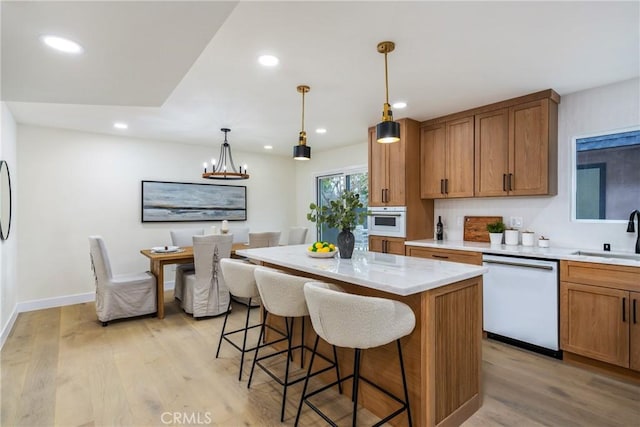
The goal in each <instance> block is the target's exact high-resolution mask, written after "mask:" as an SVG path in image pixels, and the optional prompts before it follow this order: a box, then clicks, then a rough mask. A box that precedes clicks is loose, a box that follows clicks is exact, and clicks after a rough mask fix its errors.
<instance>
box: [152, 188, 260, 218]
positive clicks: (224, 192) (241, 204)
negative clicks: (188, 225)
mask: <svg viewBox="0 0 640 427" xmlns="http://www.w3.org/2000/svg"><path fill="white" fill-rule="evenodd" d="M224 219H226V220H228V221H246V220H247V187H245V186H237V185H215V184H191V183H184V182H163V181H142V222H185V221H222V220H224Z"/></svg>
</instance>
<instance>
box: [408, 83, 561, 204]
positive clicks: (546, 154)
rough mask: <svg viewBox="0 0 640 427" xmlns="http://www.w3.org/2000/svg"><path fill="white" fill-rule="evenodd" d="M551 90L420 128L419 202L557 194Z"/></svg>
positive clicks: (557, 99)
mask: <svg viewBox="0 0 640 427" xmlns="http://www.w3.org/2000/svg"><path fill="white" fill-rule="evenodd" d="M559 102H560V96H559V95H558V94H557V93H556V92H554V91H553V90H551V89H549V90H545V91H542V92H536V93H533V94H530V95H526V96H521V97H519V98H513V99H510V100H506V101H502V102H497V103H494V104H490V105H485V106H483V107H478V108H474V109H471V110H467V111H462V112H460V113H455V114H450V115H448V116H445V117H440V118H437V119H432V120H428V121H426V122H423V123H422V135H421V153H420V155H421V197H423V198H425V199H432V198H445V197H474V196H475V197H490V196H534V195H535V196H538V195H555V194H557V180H558V161H557V151H558V144H557V140H558V103H559Z"/></svg>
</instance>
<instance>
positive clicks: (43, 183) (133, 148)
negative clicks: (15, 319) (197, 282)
mask: <svg viewBox="0 0 640 427" xmlns="http://www.w3.org/2000/svg"><path fill="white" fill-rule="evenodd" d="M18 141H19V143H18V159H19V170H20V174H19V175H20V177H19V178H20V179H19V182H18V192H19V193H20V194H21V195H22V197H20V198H19V199H18V203H17V204H18V210H19V211H20V222H19V225H18V230H17V231H18V234H19V235H20V245H19V248H18V272H19V274H18V290H19V291H18V292H19V293H18V300H19V302H26V301H33V300H39V299H52V298H53V299H55V298H57V297H62V296H70V295H76V294H84V295H87V294H91V293H93V291H94V282H93V276H92V273H91V270H90V262H89V255H88V253H89V246H88V241H87V236H89V235H92V234H99V235H102V236H103V237H104V239H105V242H106V244H107V248H108V250H109V255H110V258H111V263H112V267H113V271H114V273H116V274H117V273H127V272H133V271H143V270H148V269H149V262H148V259H147V258H145V257H144V256H143V255H141V254H140V253H139V251H140V249H142V248H149V247H151V246H157V245H165V244H167V243H170V240H169V239H170V237H169V230H170V229H171V228H179V227H184V228H189V227H194V226H205V227H209V226H211V225H213V224H215V225H218V226H219V225H220V224H219V223H212V222H201V223H200V222H199V223H144V224H143V223H141V221H140V196H141V194H140V193H141V190H140V187H141V184H140V181H141V180H158V181H180V182H195V183H208V184H214V183H218V184H232V185H246V186H247V209H248V216H247V222H246V224H247V225H248V226H250V227H251V230H252V231H271V230H282V231H283V238H285V237H286V234H285V233H284V231H285V230H287V229H288V227H289V225H290V224H291V223H292V222H295V221H294V212H295V193H294V192H293V190H294V184H293V182H294V178H295V166H294V165H293V161H292V160H291V159H290V158H288V157H278V156H270V155H260V154H255V153H243V152H236V151H234V152H233V155H234V158H235V160H236V161H237V162H238V163H247V164H248V165H249V171H250V175H251V178H250V179H248V180H246V181H209V180H203V179H202V178H201V177H200V174H201V173H202V163H203V162H204V161H207V160H208V159H211V157H215V156H217V153H218V150H219V145H218V144H212V146H211V147H204V146H196V145H185V144H179V143H171V142H162V141H150V140H139V139H132V138H125V137H116V136H107V135H98V134H91V133H82V132H75V131H68V130H60V129H50V128H40V127H33V126H26V125H19V126H18ZM214 145H215V146H214ZM232 225H233V223H232ZM14 237H15V236H14ZM167 273H169V274H168V275H169V277H168V278H167V280H170V278H171V274H170V272H169V271H167ZM165 277H166V276H165Z"/></svg>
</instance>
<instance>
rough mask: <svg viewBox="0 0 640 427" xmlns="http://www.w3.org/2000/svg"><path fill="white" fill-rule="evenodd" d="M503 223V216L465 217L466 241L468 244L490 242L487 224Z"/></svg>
mask: <svg viewBox="0 0 640 427" xmlns="http://www.w3.org/2000/svg"><path fill="white" fill-rule="evenodd" d="M496 221H502V217H501V216H465V217H464V240H465V241H467V242H488V241H489V232H488V231H487V224H491V223H492V222H496Z"/></svg>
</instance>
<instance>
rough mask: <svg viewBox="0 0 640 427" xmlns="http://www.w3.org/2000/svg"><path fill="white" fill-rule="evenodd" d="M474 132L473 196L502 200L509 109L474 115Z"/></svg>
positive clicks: (507, 149) (506, 167) (507, 151)
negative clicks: (495, 197)
mask: <svg viewBox="0 0 640 427" xmlns="http://www.w3.org/2000/svg"><path fill="white" fill-rule="evenodd" d="M475 128H476V131H475V195H476V196H506V195H507V187H506V184H507V174H508V168H509V109H508V108H503V109H501V110H495V111H489V112H487V113H482V114H477V115H476V117H475Z"/></svg>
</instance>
